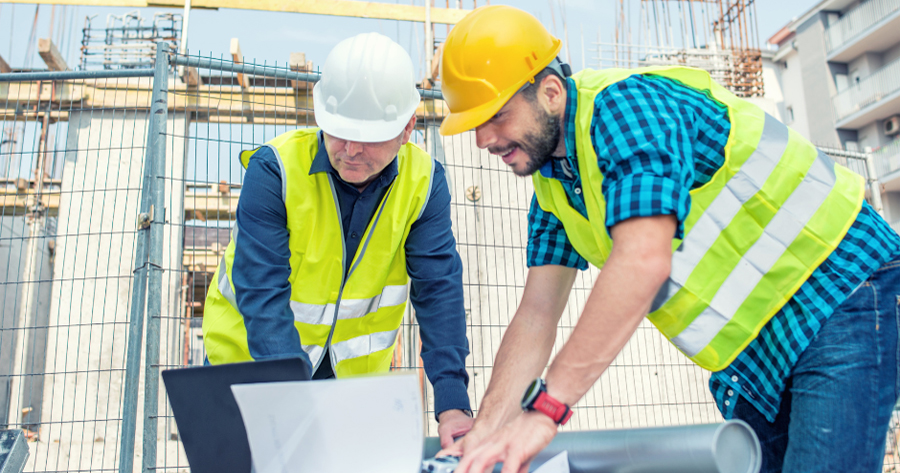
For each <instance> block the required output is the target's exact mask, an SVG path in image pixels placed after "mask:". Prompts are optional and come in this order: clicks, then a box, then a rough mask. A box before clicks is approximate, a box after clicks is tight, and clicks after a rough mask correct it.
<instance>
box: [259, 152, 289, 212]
mask: <svg viewBox="0 0 900 473" xmlns="http://www.w3.org/2000/svg"><path fill="white" fill-rule="evenodd" d="M263 146H266V147H268V148H269V149H271V150H272V152H273V153H275V157H276V158H278V171H279V172H281V200H282V201H283V202H284V203H287V173H286V172H285V171H284V163H282V161H281V154H280V153H278V148H276V147H274V146H272V145H263Z"/></svg>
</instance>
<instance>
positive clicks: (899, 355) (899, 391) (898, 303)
mask: <svg viewBox="0 0 900 473" xmlns="http://www.w3.org/2000/svg"><path fill="white" fill-rule="evenodd" d="M894 318H895V320H896V321H897V349H896V350H895V351H896V359H895V360H894V361H895V364H896V370H897V382H896V383H894V398H900V294H898V295H897V296H896V300H895V301H894Z"/></svg>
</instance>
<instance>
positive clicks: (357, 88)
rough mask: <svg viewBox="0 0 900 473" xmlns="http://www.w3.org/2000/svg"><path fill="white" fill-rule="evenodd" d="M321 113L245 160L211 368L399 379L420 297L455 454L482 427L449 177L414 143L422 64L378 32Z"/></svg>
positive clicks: (211, 317)
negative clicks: (407, 329)
mask: <svg viewBox="0 0 900 473" xmlns="http://www.w3.org/2000/svg"><path fill="white" fill-rule="evenodd" d="M313 104H314V111H315V117H316V122H317V124H318V125H319V126H320V127H321V128H320V129H317V128H305V129H298V130H294V131H290V132H288V133H285V134H283V135H281V136H278V137H276V138H274V139H273V140H271V141H269V142H268V143H266V144H265V145H263V146H261V147H259V148H256V149H253V150H249V151H245V152H243V153H242V154H241V163H242V164H243V166H244V167H245V168H246V169H247V173H246V175H245V177H244V183H243V187H242V188H241V195H240V199H239V201H238V207H237V222H236V224H235V228H234V230H233V231H232V237H231V241H230V242H229V244H228V247H227V249H226V251H225V254H224V256H223V257H222V260H221V262H220V264H219V267H218V270H217V271H216V274H215V277H214V278H213V284H212V285H211V286H210V289H209V294H208V295H207V298H206V305H205V307H204V316H203V342H204V346H205V348H206V352H207V357H208V361H209V363H211V364H220V363H234V362H241V361H254V360H265V359H276V358H286V357H299V358H301V359H302V360H304V361H306V362H307V363H308V367H309V370H310V373H311V374H312V378H313V379H326V378H334V377H337V378H345V377H349V376H355V375H360V374H366V373H378V372H386V371H388V370H389V369H390V367H391V362H392V355H393V353H394V347H395V345H396V342H397V335H398V333H399V329H400V324H401V322H402V320H403V313H404V308H405V306H406V299H407V296H409V298H410V299H411V302H412V304H413V306H414V307H415V308H416V320H417V322H418V324H419V326H420V330H421V333H422V350H421V356H422V359H423V361H424V365H425V373H426V374H427V375H428V378H429V380H430V381H431V383H432V385H433V386H434V412H435V417H436V419H437V421H438V423H439V426H438V433H439V435H440V437H441V442H442V444H444V445H449V444H450V443H451V442H452V439H453V438H454V437H458V436H460V435H463V434H465V433H466V432H467V431H468V430H469V428H470V427H471V426H472V422H473V420H472V412H471V410H470V406H469V397H468V393H467V385H468V375H467V373H466V367H465V358H466V356H467V355H468V352H469V350H468V341H467V340H466V322H465V310H464V307H463V288H462V261H461V259H460V257H459V254H458V253H457V251H456V243H455V240H454V237H453V232H452V230H451V222H450V191H449V188H448V185H447V180H446V179H445V178H444V170H443V167H442V166H441V165H440V164H439V163H438V162H437V161H435V160H433V159H432V158H431V157H430V156H428V154H426V153H425V152H424V151H422V150H421V149H420V148H418V147H417V146H416V145H414V144H413V143H411V142H410V141H409V140H410V136H411V135H412V133H413V131H414V129H415V124H416V115H415V112H416V108H417V107H418V104H419V93H418V91H417V90H416V86H415V78H414V73H413V66H412V61H411V60H410V58H409V55H408V54H407V53H406V51H405V50H403V48H402V47H401V46H400V45H398V44H397V43H395V42H393V41H391V40H390V39H389V38H387V37H386V36H383V35H380V34H377V33H367V34H361V35H357V36H354V37H352V38H348V39H345V40H343V41H341V42H340V43H338V44H337V46H335V47H334V49H333V50H332V51H331V52H330V53H329V55H328V58H327V59H326V61H325V65H324V67H323V70H322V76H321V80H319V81H318V82H317V83H316V85H315V87H314V89H313ZM408 283H409V284H408Z"/></svg>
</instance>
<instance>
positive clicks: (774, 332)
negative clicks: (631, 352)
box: [528, 75, 900, 421]
mask: <svg viewBox="0 0 900 473" xmlns="http://www.w3.org/2000/svg"><path fill="white" fill-rule="evenodd" d="M567 83H568V92H569V93H568V98H567V104H566V111H565V120H566V127H565V130H566V149H567V156H566V157H565V158H564V159H563V158H559V159H553V160H551V161H550V162H548V163H547V164H546V165H544V166H543V167H542V168H541V169H540V171H539V172H540V173H541V174H542V175H543V176H545V177H548V178H553V179H557V180H559V181H560V183H561V184H562V186H563V189H565V191H566V195H567V196H568V198H569V203H570V204H571V205H572V207H573V208H575V209H576V210H578V211H579V212H580V213H581V214H582V215H584V216H585V217H587V211H586V207H585V203H584V197H583V194H582V192H581V185H582V184H581V179H580V177H579V175H578V161H577V156H576V155H575V131H574V130H575V110H576V106H577V95H576V94H575V93H574V91H575V82H574V81H573V80H572V79H569V80H568V81H567ZM730 130H731V122H730V120H729V118H728V110H727V108H726V107H725V106H724V105H722V104H720V103H719V102H717V101H715V100H713V99H711V98H710V97H709V96H707V95H705V94H703V93H701V92H698V91H696V90H694V89H691V88H689V87H686V86H684V85H683V84H681V83H679V82H677V81H675V80H672V79H668V78H662V77H651V76H640V75H635V76H631V77H629V78H627V79H625V80H623V81H620V82H617V83H615V84H613V85H612V86H610V87H608V88H606V89H605V90H604V91H603V92H601V93H600V94H598V95H597V97H596V99H595V103H594V117H593V120H592V123H591V141H592V145H593V146H594V150H595V151H596V153H597V157H598V158H597V160H598V163H597V164H598V166H599V167H600V171H601V172H602V173H603V175H604V179H603V189H602V190H603V196H604V197H605V198H606V222H605V223H606V227H607V229H609V228H611V227H612V226H613V225H615V224H616V223H618V222H621V221H623V220H626V219H628V218H632V217H649V216H654V215H674V216H676V218H677V219H678V229H677V231H676V235H675V236H676V237H677V238H682V237H683V234H684V227H683V222H684V219H685V218H686V217H687V215H688V213H689V212H690V207H691V197H690V194H689V192H690V190H691V189H693V188H697V187H699V186H702V185H703V184H705V183H707V182H709V180H710V179H712V176H713V174H715V172H716V171H717V170H718V169H719V168H720V167H721V166H722V163H724V161H725V155H724V149H725V144H726V142H727V141H728V134H729V132H730ZM898 256H900V236H898V235H897V234H896V233H895V232H894V231H893V230H892V229H891V228H890V227H889V226H888V225H887V223H886V222H885V221H884V220H883V219H882V218H881V217H879V216H878V214H877V213H875V211H874V210H873V209H872V207H870V206H869V205H868V204H866V203H864V204H863V207H862V210H861V211H860V212H859V215H858V216H857V218H856V221H855V222H854V224H853V225H852V226H851V227H850V230H849V231H848V232H847V235H846V236H845V237H844V239H843V240H842V241H841V243H840V244H839V245H838V247H837V249H835V251H834V252H833V253H832V254H831V256H829V257H828V259H826V260H825V261H824V262H823V263H822V264H821V265H820V266H819V267H818V268H816V270H815V271H814V272H813V274H812V275H811V276H810V277H809V279H808V280H807V281H806V282H805V283H804V284H803V285H802V286H801V287H800V289H799V290H798V291H797V293H796V294H795V295H794V297H793V298H792V299H791V300H790V301H788V303H787V304H786V305H785V306H784V307H783V308H782V309H781V310H780V311H779V312H778V313H777V314H775V316H773V317H772V319H771V320H770V321H769V322H768V323H767V324H766V325H765V326H764V327H763V329H762V330H761V331H760V333H759V335H758V336H757V337H756V339H755V340H753V341H752V342H750V344H749V345H748V346H747V348H745V349H744V351H743V352H741V354H740V355H738V357H737V358H736V359H735V360H734V361H733V362H732V363H731V364H730V365H729V366H728V367H727V368H725V369H724V370H722V371H718V372H715V373H712V376H711V378H710V381H709V388H710V391H711V392H712V393H713V397H714V398H715V401H716V404H717V405H718V407H719V411H721V412H722V415H723V416H724V417H725V418H726V419H730V418H732V416H733V412H734V406H735V402H734V400H735V397H736V396H741V397H742V398H744V399H745V400H747V401H748V402H750V403H751V404H752V405H753V406H754V407H756V408H757V409H758V410H759V411H760V412H762V413H763V414H764V415H765V416H766V418H767V419H769V421H774V419H775V415H776V414H777V413H778V407H779V405H780V403H781V395H782V392H783V391H784V386H785V380H786V379H787V378H788V376H790V374H791V370H792V369H793V367H794V365H795V364H796V362H797V359H798V358H799V357H800V354H801V353H803V351H804V350H805V349H806V347H807V346H809V343H810V341H811V340H812V339H813V338H814V337H815V336H816V334H817V333H818V331H819V328H820V327H821V326H822V324H823V323H824V322H825V321H826V320H827V319H828V318H829V317H830V316H831V314H832V313H833V311H834V308H835V307H837V306H839V305H840V304H841V303H842V302H843V301H844V300H845V299H846V298H847V296H848V295H849V294H850V293H851V292H852V291H853V290H854V289H855V288H856V287H857V286H858V285H859V284H861V283H862V282H864V281H865V280H866V279H868V277H869V276H870V275H871V274H872V273H874V272H875V270H876V269H878V268H879V267H881V265H882V264H884V263H886V262H888V261H890V260H892V259H893V258H895V257H898ZM547 264H557V265H563V266H568V267H572V268H578V269H582V270H583V269H587V266H588V264H587V261H586V260H585V259H584V258H582V257H581V256H580V255H579V254H578V253H577V252H576V251H575V249H574V248H573V247H572V245H571V243H570V242H569V240H568V238H567V236H566V232H565V229H564V228H563V225H562V223H561V222H560V221H559V219H557V218H556V216H554V215H553V214H551V213H549V212H545V211H544V210H542V209H541V208H540V206H539V205H537V200H536V198H533V199H532V202H531V209H530V211H529V213H528V266H541V265H547Z"/></svg>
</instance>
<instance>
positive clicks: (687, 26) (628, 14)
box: [594, 0, 764, 97]
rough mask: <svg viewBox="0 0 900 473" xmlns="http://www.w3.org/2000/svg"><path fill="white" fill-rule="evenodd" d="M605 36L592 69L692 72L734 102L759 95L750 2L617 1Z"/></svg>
mask: <svg viewBox="0 0 900 473" xmlns="http://www.w3.org/2000/svg"><path fill="white" fill-rule="evenodd" d="M610 36H611V37H610V38H609V39H604V38H602V37H599V38H597V40H598V41H597V43H596V49H595V51H596V52H597V56H596V57H595V62H594V64H595V65H596V66H597V67H598V68H605V67H619V68H632V67H644V66H660V65H673V64H677V65H684V66H691V67H698V68H700V69H705V70H707V71H709V72H710V74H711V75H712V77H713V79H715V80H716V81H717V82H719V83H720V84H723V85H725V86H726V87H727V88H728V89H729V90H731V91H732V92H734V93H735V94H736V95H738V96H740V97H761V96H762V95H763V94H764V87H763V80H762V72H763V65H762V52H761V50H760V38H759V31H758V26H757V21H756V2H755V1H754V0H618V1H617V2H616V26H615V29H614V31H613V32H612V33H611V35H610Z"/></svg>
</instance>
